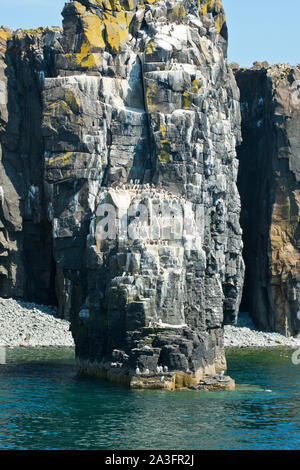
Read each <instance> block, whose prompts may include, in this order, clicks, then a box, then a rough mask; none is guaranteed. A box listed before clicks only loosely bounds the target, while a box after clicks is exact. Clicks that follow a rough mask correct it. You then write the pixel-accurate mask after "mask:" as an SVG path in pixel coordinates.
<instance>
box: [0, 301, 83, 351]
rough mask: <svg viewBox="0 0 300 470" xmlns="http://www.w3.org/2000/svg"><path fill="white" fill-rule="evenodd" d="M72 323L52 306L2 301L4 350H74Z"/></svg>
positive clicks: (1, 342) (0, 327) (0, 323)
mask: <svg viewBox="0 0 300 470" xmlns="http://www.w3.org/2000/svg"><path fill="white" fill-rule="evenodd" d="M69 327H70V323H69V322H68V321H67V320H62V319H61V318H58V316H57V309H56V307H53V306H46V305H37V304H35V303H31V302H23V301H21V300H14V299H3V298H0V345H1V346H14V347H16V346H27V347H40V346H63V347H73V346H74V341H73V338H72V335H71V332H70V331H69Z"/></svg>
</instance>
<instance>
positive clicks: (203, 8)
mask: <svg viewBox="0 0 300 470" xmlns="http://www.w3.org/2000/svg"><path fill="white" fill-rule="evenodd" d="M198 7H199V9H200V14H201V15H204V16H205V15H207V14H208V13H212V14H213V15H214V21H215V25H216V28H217V33H218V34H220V32H221V30H222V28H223V25H224V23H225V22H226V16H225V13H224V10H223V6H222V0H204V2H203V1H201V0H199V1H198Z"/></svg>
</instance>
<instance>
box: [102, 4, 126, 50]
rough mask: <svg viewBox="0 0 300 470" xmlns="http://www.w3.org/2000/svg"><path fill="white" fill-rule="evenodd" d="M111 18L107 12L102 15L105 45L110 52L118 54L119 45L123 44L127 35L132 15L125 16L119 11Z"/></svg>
mask: <svg viewBox="0 0 300 470" xmlns="http://www.w3.org/2000/svg"><path fill="white" fill-rule="evenodd" d="M115 15H116V16H113V15H112V14H111V13H109V12H104V13H103V24H104V26H105V32H106V43H107V45H108V46H109V48H110V49H111V51H112V52H115V53H117V52H119V48H120V44H121V43H122V42H124V41H125V40H126V39H127V37H128V34H129V31H128V26H129V24H130V21H131V19H132V17H133V15H131V16H129V15H126V13H125V11H123V10H121V11H119V12H117V13H115Z"/></svg>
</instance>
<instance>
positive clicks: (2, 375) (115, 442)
mask: <svg viewBox="0 0 300 470" xmlns="http://www.w3.org/2000/svg"><path fill="white" fill-rule="evenodd" d="M291 354H292V352H290V351H282V350H271V351H270V350H268V351H245V350H239V351H231V352H230V353H229V354H228V366H229V371H228V372H229V375H231V376H232V377H233V378H235V380H236V382H237V384H238V386H237V389H236V391H235V392H164V391H131V390H128V389H126V388H119V387H116V386H113V385H111V384H107V383H105V382H101V381H97V380H93V379H83V378H77V377H76V375H75V366H74V351H73V350H72V349H67V348H66V349H58V348H42V349H36V350H24V349H23V350H22V348H16V349H14V350H11V351H8V364H7V365H6V366H1V368H0V449H106V450H108V449H113V450H117V449H166V450H169V449H175V450H176V449H178V450H180V449H181V450H183V449H186V450H189V449H191V450H193V449H279V448H280V449H297V448H299V444H300V422H299V412H300V404H299V398H300V393H299V385H300V384H299V366H295V365H293V364H292V362H291ZM267 390H271V392H268V391H267Z"/></svg>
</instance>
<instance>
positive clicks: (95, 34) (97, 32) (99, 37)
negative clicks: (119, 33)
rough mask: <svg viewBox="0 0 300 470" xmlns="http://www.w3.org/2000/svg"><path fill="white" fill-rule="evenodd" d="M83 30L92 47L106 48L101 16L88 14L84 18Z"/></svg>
mask: <svg viewBox="0 0 300 470" xmlns="http://www.w3.org/2000/svg"><path fill="white" fill-rule="evenodd" d="M82 25H83V31H84V35H85V38H86V42H87V43H88V44H89V45H90V47H91V48H97V49H98V48H100V49H105V42H104V39H103V33H102V24H101V20H100V18H99V16H97V15H92V14H86V15H84V16H83V18H82Z"/></svg>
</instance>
